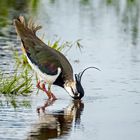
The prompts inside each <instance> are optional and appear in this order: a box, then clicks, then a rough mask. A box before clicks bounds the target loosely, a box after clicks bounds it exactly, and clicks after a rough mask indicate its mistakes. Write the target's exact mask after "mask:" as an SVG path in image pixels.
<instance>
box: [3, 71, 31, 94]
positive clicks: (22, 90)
mask: <svg viewBox="0 0 140 140" xmlns="http://www.w3.org/2000/svg"><path fill="white" fill-rule="evenodd" d="M31 82H32V76H29V74H28V70H27V69H26V70H24V71H23V72H20V73H18V71H17V70H15V71H14V73H11V74H9V75H7V74H4V73H0V94H3V95H5V96H13V95H16V96H17V95H24V96H27V95H29V94H30V93H31V89H32V83H31Z"/></svg>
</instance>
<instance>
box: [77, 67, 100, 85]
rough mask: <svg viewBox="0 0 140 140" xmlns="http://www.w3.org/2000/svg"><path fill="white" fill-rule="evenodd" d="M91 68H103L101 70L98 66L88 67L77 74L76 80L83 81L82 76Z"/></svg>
mask: <svg viewBox="0 0 140 140" xmlns="http://www.w3.org/2000/svg"><path fill="white" fill-rule="evenodd" d="M91 68H94V69H97V70H99V71H101V70H100V69H99V68H97V67H87V68H86V69H84V70H83V71H82V72H80V73H79V74H75V80H76V81H77V82H79V83H81V78H82V76H83V74H84V72H85V71H86V70H88V69H91Z"/></svg>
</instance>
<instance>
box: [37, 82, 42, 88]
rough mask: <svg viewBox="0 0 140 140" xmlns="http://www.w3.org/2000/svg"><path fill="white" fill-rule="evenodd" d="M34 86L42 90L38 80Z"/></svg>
mask: <svg viewBox="0 0 140 140" xmlns="http://www.w3.org/2000/svg"><path fill="white" fill-rule="evenodd" d="M36 87H37V88H38V89H41V90H42V88H41V87H40V81H39V80H38V81H37V85H36Z"/></svg>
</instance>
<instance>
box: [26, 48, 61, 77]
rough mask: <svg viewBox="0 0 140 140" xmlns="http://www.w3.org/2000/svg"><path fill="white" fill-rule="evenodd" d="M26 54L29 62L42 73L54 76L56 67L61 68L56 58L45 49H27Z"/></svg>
mask: <svg viewBox="0 0 140 140" xmlns="http://www.w3.org/2000/svg"><path fill="white" fill-rule="evenodd" d="M38 48H39V49H38ZM26 54H27V57H28V58H29V59H30V61H31V62H32V63H33V64H34V65H36V66H37V67H38V68H39V69H40V70H41V71H42V72H43V73H46V74H48V75H56V74H57V70H58V67H60V68H61V64H60V63H59V61H58V59H57V57H54V55H53V54H52V53H51V52H48V50H47V49H46V48H45V47H43V48H41V47H37V46H34V47H29V49H28V51H27V52H26Z"/></svg>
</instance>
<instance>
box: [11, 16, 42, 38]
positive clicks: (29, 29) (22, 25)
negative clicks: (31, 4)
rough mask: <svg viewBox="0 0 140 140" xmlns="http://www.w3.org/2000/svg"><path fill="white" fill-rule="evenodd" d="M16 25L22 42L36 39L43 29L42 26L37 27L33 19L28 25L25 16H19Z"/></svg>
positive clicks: (15, 20)
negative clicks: (38, 32) (37, 32)
mask: <svg viewBox="0 0 140 140" xmlns="http://www.w3.org/2000/svg"><path fill="white" fill-rule="evenodd" d="M14 25H15V28H16V32H17V34H18V35H19V36H20V38H21V40H24V39H27V38H34V37H35V36H36V31H37V30H39V29H41V26H38V25H35V24H34V23H33V22H32V20H31V19H30V20H29V22H28V23H26V21H25V19H24V17H23V16H19V18H17V19H14Z"/></svg>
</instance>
